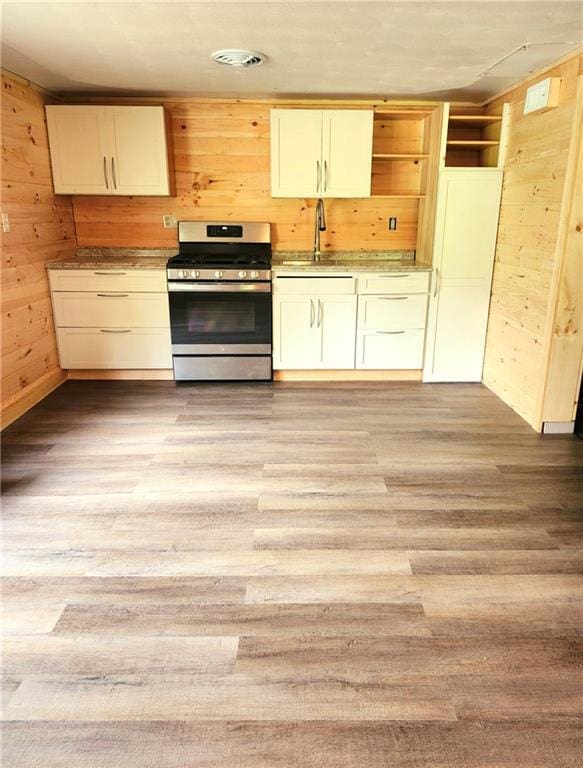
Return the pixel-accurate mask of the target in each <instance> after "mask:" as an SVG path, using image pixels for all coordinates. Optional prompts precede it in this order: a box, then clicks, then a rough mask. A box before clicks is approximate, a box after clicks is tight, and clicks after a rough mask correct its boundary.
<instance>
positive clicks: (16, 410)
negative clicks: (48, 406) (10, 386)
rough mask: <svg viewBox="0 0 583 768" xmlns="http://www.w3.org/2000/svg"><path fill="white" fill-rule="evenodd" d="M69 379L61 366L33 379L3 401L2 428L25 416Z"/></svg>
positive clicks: (0, 426)
mask: <svg viewBox="0 0 583 768" xmlns="http://www.w3.org/2000/svg"><path fill="white" fill-rule="evenodd" d="M65 381H67V373H66V371H62V370H61V369H60V368H56V369H55V370H54V371H49V372H48V373H45V375H44V376H41V378H40V379H37V380H36V381H33V383H32V384H29V385H28V386H27V387H25V388H24V389H23V390H21V391H20V392H19V393H18V394H17V395H13V396H12V397H11V398H9V399H8V400H7V401H6V402H5V403H2V416H1V420H0V428H1V429H5V428H6V427H8V426H9V425H10V424H12V422H14V421H16V419H18V418H20V417H21V416H23V415H24V414H25V413H26V412H27V411H30V409H31V408H33V407H34V406H35V405H37V403H40V401H41V400H44V398H45V397H46V396H47V395H50V394H51V392H53V391H54V390H55V389H57V387H60V386H61V384H64V383H65Z"/></svg>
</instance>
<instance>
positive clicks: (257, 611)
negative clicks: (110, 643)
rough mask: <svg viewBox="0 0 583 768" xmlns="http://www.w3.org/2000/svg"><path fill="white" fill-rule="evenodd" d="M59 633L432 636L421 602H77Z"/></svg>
mask: <svg viewBox="0 0 583 768" xmlns="http://www.w3.org/2000/svg"><path fill="white" fill-rule="evenodd" d="M54 632H55V633H61V632H62V633H65V634H80V633H90V634H105V635H110V634H115V635H118V634H130V635H142V636H149V635H172V636H182V635H217V636H231V635H236V636H240V635H253V636H266V637H280V636H284V637H285V636H287V635H291V636H297V635H302V634H306V635H309V636H317V635H325V636H342V637H362V636H364V637H367V636H369V635H370V636H378V635H389V636H390V635H398V636H403V637H409V636H413V637H414V636H424V635H429V634H430V631H429V628H428V626H427V623H426V621H425V615H424V613H423V609H422V608H421V606H420V605H402V604H395V605H392V604H387V603H385V604H383V603H374V604H367V603H347V604H342V603H329V604H320V605H318V604H306V603H300V604H296V605H294V604H286V605H279V604H275V605H272V604H247V605H237V604H222V605H219V604H207V605H204V604H174V605H172V604H168V603H167V602H166V603H161V604H158V605H156V604H152V603H148V604H144V605H141V606H129V607H128V606H126V605H116V604H110V605H108V604H96V603H95V602H93V603H76V604H71V605H68V606H67V607H66V608H65V610H64V611H63V614H62V616H61V617H60V619H59V621H58V623H57V625H56V627H55V629H54Z"/></svg>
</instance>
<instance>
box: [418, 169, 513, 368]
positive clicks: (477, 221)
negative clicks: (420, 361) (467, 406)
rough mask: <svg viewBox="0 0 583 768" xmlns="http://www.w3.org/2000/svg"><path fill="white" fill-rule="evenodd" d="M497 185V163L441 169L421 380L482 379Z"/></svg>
mask: <svg viewBox="0 0 583 768" xmlns="http://www.w3.org/2000/svg"><path fill="white" fill-rule="evenodd" d="M501 190H502V171H501V170H499V169H497V168H491V169H490V168H488V169H486V168H476V169H473V168H470V169H468V170H462V169H459V168H453V169H445V170H444V171H442V172H441V175H440V178H439V185H438V190H437V211H436V230H435V243H434V252H433V259H434V260H433V267H434V273H433V290H432V294H431V296H432V298H431V301H430V307H429V319H428V327H427V342H426V350H425V370H424V380H425V381H481V380H482V367H483V362H484V345H485V341H486V328H487V324H488V310H489V306H490V289H491V284H492V270H493V267H494V252H495V249H496V232H497V226H498V215H499V209H500V195H501Z"/></svg>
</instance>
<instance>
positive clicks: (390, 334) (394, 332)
mask: <svg viewBox="0 0 583 768" xmlns="http://www.w3.org/2000/svg"><path fill="white" fill-rule="evenodd" d="M377 333H382V334H385V335H387V336H393V335H395V334H397V333H405V331H377Z"/></svg>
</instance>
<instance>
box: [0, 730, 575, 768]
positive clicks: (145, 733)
mask: <svg viewBox="0 0 583 768" xmlns="http://www.w3.org/2000/svg"><path fill="white" fill-rule="evenodd" d="M3 745H4V749H3V756H4V760H5V766H6V768H39V761H38V756H39V755H42V765H43V768H63V766H65V765H71V764H72V761H73V760H74V765H75V768H128V766H130V765H131V768H160V765H161V764H162V765H164V766H172V768H174V766H176V767H177V768H178V767H179V766H180V768H182V766H189V768H219V767H222V766H229V768H274V767H275V766H278V768H279V766H282V767H283V766H285V768H322V766H340V765H343V766H350V768H387V765H389V766H391V768H421V766H423V767H424V768H425V766H426V767H427V768H508V766H509V765H511V766H512V768H579V763H580V760H579V756H580V754H581V752H583V729H582V728H581V722H580V721H571V720H566V719H565V720H562V721H560V722H559V721H554V722H552V723H549V722H546V723H545V722H536V721H531V722H516V721H514V722H509V721H506V722H501V723H498V722H491V721H488V720H484V721H472V720H465V721H463V722H445V723H444V722H433V723H427V722H422V723H405V722H399V723H391V722H358V723H355V722H346V723H335V722H322V721H312V722H310V721H302V722H297V721H296V722H291V721H290V722H285V723H283V722H257V721H247V722H236V723H233V722H228V721H227V722H218V721H211V722H209V721H199V722H184V721H170V722H167V721H142V722H135V721H134V722H111V721H109V722H108V721H104V722H58V721H52V722H51V721H44V722H38V721H36V722H35V721H21V722H9V723H5V725H4V739H3ZM509 755H510V756H511V759H510V761H509V758H508V756H509Z"/></svg>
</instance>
